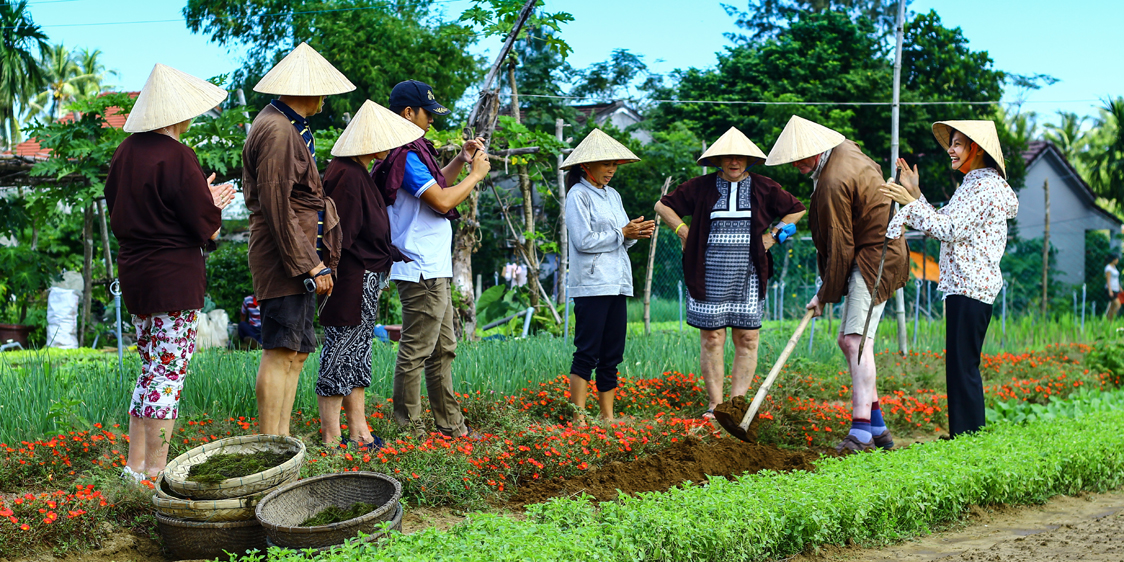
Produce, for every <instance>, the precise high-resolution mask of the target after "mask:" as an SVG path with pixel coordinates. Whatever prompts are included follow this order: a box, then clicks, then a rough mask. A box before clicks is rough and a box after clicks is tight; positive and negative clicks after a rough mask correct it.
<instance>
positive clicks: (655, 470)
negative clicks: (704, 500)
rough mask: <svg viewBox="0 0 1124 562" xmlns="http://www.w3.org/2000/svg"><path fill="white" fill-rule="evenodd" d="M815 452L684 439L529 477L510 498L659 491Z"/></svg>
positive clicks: (797, 466)
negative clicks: (581, 469) (560, 473)
mask: <svg viewBox="0 0 1124 562" xmlns="http://www.w3.org/2000/svg"><path fill="white" fill-rule="evenodd" d="M818 458H819V454H818V453H815V452H812V451H786V450H782V449H778V448H776V447H774V446H772V445H760V444H757V443H742V442H741V441H736V440H733V439H715V440H711V441H702V440H699V439H695V438H687V439H686V440H685V441H682V442H680V443H677V444H675V445H672V446H671V447H668V448H666V449H663V450H661V451H658V452H656V453H654V454H652V455H649V456H645V457H641V458H640V459H639V460H635V461H632V462H613V463H609V464H608V465H606V466H603V467H601V468H599V469H597V470H594V471H592V472H590V473H588V474H584V475H582V476H578V477H575V478H570V479H567V480H546V481H537V482H528V483H526V484H523V485H521V486H520V489H519V491H518V492H517V493H516V494H515V496H514V497H513V498H512V499H511V501H510V505H513V506H514V507H519V506H523V505H526V504H530V503H540V502H543V501H546V500H548V499H550V498H552V497H555V496H562V495H568V494H579V493H583V492H584V493H586V494H589V495H591V496H593V497H595V498H596V499H597V500H598V501H612V500H615V499H617V491H618V490H620V492H621V493H624V494H636V493H639V492H662V491H665V490H667V489H669V488H672V487H675V486H678V485H680V484H682V483H683V482H686V481H688V480H689V481H691V482H696V483H705V482H706V479H707V476H718V477H725V478H731V477H734V476H740V475H742V474H745V473H747V472H749V473H755V472H758V471H761V470H777V471H783V470H813V469H814V468H815V467H814V465H813V464H812V463H813V462H815V461H816V459H818Z"/></svg>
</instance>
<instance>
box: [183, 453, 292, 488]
mask: <svg viewBox="0 0 1124 562" xmlns="http://www.w3.org/2000/svg"><path fill="white" fill-rule="evenodd" d="M294 456H296V453H295V452H293V451H285V452H277V451H258V452H255V453H231V454H227V453H218V454H215V455H211V456H210V457H208V458H207V460H205V461H203V462H201V463H199V464H196V465H192V467H191V468H190V469H188V471H187V479H188V480H189V481H191V482H201V483H204V484H217V483H219V482H222V481H223V480H226V479H228V478H241V477H243V476H249V475H251V474H257V473H259V472H264V471H266V470H269V469H271V468H273V467H275V466H280V465H282V464H285V462H286V461H288V460H289V459H291V458H293V457H294Z"/></svg>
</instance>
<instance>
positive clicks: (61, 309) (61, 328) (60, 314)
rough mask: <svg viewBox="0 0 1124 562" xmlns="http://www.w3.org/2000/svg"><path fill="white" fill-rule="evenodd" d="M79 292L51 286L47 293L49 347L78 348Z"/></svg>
mask: <svg viewBox="0 0 1124 562" xmlns="http://www.w3.org/2000/svg"><path fill="white" fill-rule="evenodd" d="M79 300H80V299H79V293H78V292H76V291H73V290H71V289H63V288H62V287H51V292H50V293H49V294H48V295H47V347H57V348H60V349H78V301H79Z"/></svg>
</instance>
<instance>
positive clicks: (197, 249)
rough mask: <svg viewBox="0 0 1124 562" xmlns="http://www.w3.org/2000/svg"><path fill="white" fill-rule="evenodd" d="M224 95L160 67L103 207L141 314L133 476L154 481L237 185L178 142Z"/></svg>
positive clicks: (130, 128) (132, 418) (129, 298)
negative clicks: (209, 252)
mask: <svg viewBox="0 0 1124 562" xmlns="http://www.w3.org/2000/svg"><path fill="white" fill-rule="evenodd" d="M226 96H227V94H226V90H223V89H222V88H219V87H217V86H213V85H212V84H211V83H210V82H207V81H205V80H201V79H199V78H196V77H194V76H191V75H189V74H184V73H183V72H180V71H178V70H175V69H173V68H170V67H167V66H164V65H162V64H157V65H156V67H155V68H153V69H152V74H151V75H149V77H148V81H147V82H146V83H145V85H144V89H142V90H141V93H140V95H139V96H137V102H136V105H135V106H134V108H133V111H132V112H131V113H129V118H128V119H127V120H126V121H125V126H124V129H125V132H128V133H133V134H132V135H130V136H129V137H128V138H126V139H125V140H124V141H123V142H122V143H121V145H120V146H118V147H117V150H116V151H115V152H114V153H113V159H112V160H110V162H109V174H108V175H107V176H106V179H105V201H106V203H107V204H108V206H109V216H110V219H111V220H110V224H111V225H113V235H114V236H116V237H117V242H118V244H119V245H120V251H119V252H118V255H117V269H118V275H119V276H120V279H121V296H122V298H123V300H124V301H125V306H126V307H127V308H128V310H129V312H131V313H132V314H133V325H134V326H135V327H136V331H137V352H138V353H140V356H141V372H140V375H139V376H138V377H137V383H136V385H135V386H134V387H133V393H132V399H131V400H130V402H129V455H128V460H127V461H126V463H125V467H124V469H123V470H122V476H123V477H125V478H127V479H135V480H137V481H140V480H143V479H144V478H146V477H155V476H157V475H159V474H160V472H161V471H163V470H164V467H165V465H167V464H168V441H169V439H170V438H171V437H172V431H173V430H174V429H175V425H176V419H177V418H178V417H179V401H180V393H181V392H182V391H183V385H184V380H185V379H186V378H187V374H188V364H189V363H190V362H191V356H192V354H194V353H195V338H196V335H197V332H196V329H197V326H198V325H199V317H200V316H201V310H202V308H203V293H204V291H205V290H206V287H207V270H206V262H205V260H204V257H203V248H205V247H208V246H209V247H211V249H214V242H213V240H214V239H215V238H216V237H218V234H219V232H218V231H219V227H220V226H221V225H222V209H223V207H226V206H227V205H228V204H229V203H230V202H231V201H232V200H233V198H234V188H233V187H232V186H231V185H230V184H222V185H211V181H212V180H213V179H214V174H212V175H211V177H210V178H208V177H207V176H206V175H205V174H204V173H203V168H202V167H201V166H200V165H199V158H197V157H196V156H195V152H194V151H192V150H191V148H189V147H188V146H186V145H185V144H183V143H182V142H180V140H179V138H180V135H182V134H183V133H184V132H185V131H187V129H188V127H190V126H191V120H192V119H193V118H195V117H197V116H199V115H200V114H202V113H203V112H205V111H207V110H209V109H211V108H213V107H215V106H217V105H218V104H220V103H222V101H223V100H225V99H226Z"/></svg>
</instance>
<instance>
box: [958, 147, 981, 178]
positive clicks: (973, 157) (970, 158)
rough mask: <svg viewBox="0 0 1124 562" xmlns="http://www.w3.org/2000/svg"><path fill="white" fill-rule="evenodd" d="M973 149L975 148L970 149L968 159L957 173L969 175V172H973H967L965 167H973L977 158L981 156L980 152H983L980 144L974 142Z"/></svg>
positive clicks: (962, 163) (961, 164)
mask: <svg viewBox="0 0 1124 562" xmlns="http://www.w3.org/2000/svg"><path fill="white" fill-rule="evenodd" d="M972 147H973V148H970V149H968V158H967V159H966V160H964V161H963V162H961V163H960V167H958V168H956V171H957V172H960V173H964V174H967V173H968V172H971V171H972V170H967V171H965V170H964V167H965V166H969V165H971V164H972V162H975V160H976V157H977V156H979V154H980V152H979V151H981V150H983V149H982V148H980V145H979V143H977V142H974V141H973V142H972Z"/></svg>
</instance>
